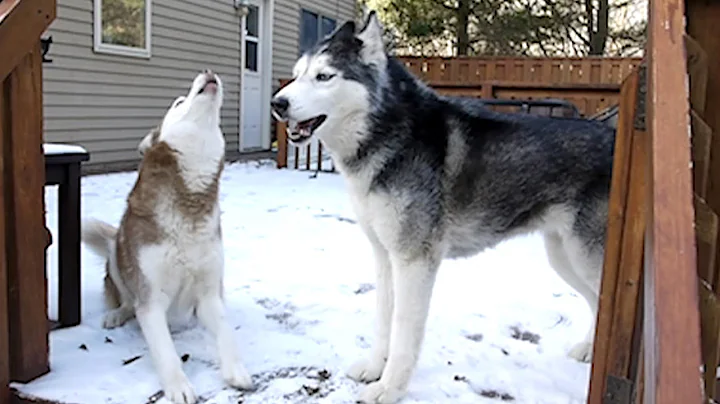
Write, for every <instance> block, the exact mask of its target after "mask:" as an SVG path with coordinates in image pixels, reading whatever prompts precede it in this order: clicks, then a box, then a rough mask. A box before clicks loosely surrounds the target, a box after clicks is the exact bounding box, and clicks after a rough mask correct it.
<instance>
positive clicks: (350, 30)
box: [332, 21, 355, 39]
mask: <svg viewBox="0 0 720 404" xmlns="http://www.w3.org/2000/svg"><path fill="white" fill-rule="evenodd" d="M332 36H333V37H334V38H337V39H350V38H353V37H355V22H354V21H348V22H346V23H345V24H343V25H341V26H340V28H338V29H336V30H335V33H334V34H332Z"/></svg>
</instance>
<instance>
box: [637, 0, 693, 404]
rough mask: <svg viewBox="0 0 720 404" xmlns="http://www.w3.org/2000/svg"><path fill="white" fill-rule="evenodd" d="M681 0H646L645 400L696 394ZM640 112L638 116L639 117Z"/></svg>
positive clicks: (659, 403) (661, 403)
mask: <svg viewBox="0 0 720 404" xmlns="http://www.w3.org/2000/svg"><path fill="white" fill-rule="evenodd" d="M684 10H685V4H684V1H683V0H651V1H650V3H649V10H648V11H649V24H648V27H649V28H648V40H649V41H648V47H647V49H648V51H649V55H648V61H649V63H648V80H647V83H648V88H647V91H648V93H647V98H646V106H647V121H646V122H647V125H648V130H649V132H650V136H649V142H648V146H649V148H650V161H649V164H648V175H649V178H648V181H649V184H650V187H649V188H650V192H649V197H650V201H651V203H650V206H649V208H650V210H649V212H648V213H649V221H648V226H647V230H646V238H645V240H646V241H645V293H644V303H645V318H644V323H645V324H644V330H643V335H644V344H645V358H644V359H645V362H644V363H645V395H644V399H645V403H649V404H678V403H701V402H703V395H702V390H701V389H702V387H701V384H700V381H701V377H702V374H701V372H700V368H699V367H700V363H702V362H701V357H700V320H699V313H698V287H697V270H696V250H695V232H694V227H693V221H694V208H693V189H692V176H691V168H690V156H691V154H690V132H689V131H690V120H689V106H688V100H687V97H688V86H687V67H686V63H685V41H683V35H684V34H685V14H684ZM643 118H644V117H643Z"/></svg>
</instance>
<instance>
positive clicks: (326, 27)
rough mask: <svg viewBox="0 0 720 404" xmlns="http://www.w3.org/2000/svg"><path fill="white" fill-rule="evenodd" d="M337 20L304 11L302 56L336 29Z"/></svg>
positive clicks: (301, 40)
mask: <svg viewBox="0 0 720 404" xmlns="http://www.w3.org/2000/svg"><path fill="white" fill-rule="evenodd" d="M335 24H336V23H335V20H334V19H332V18H330V17H325V16H323V15H319V14H317V13H313V12H312V11H308V10H302V11H301V14H300V54H301V55H302V54H303V53H305V51H307V50H308V49H310V48H312V47H313V46H315V44H317V43H318V42H319V41H320V40H321V39H322V38H323V37H324V36H325V35H328V34H329V33H331V32H333V30H334V29H335Z"/></svg>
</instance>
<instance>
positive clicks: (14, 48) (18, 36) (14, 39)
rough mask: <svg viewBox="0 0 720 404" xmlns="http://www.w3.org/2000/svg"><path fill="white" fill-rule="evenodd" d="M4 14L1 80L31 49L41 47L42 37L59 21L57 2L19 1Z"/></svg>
mask: <svg viewBox="0 0 720 404" xmlns="http://www.w3.org/2000/svg"><path fill="white" fill-rule="evenodd" d="M6 1H8V0H6ZM12 2H13V1H11V3H12ZM3 3H4V2H3ZM4 15H5V17H4V18H3V19H2V23H1V24H0V49H2V54H3V56H2V58H0V80H2V79H4V78H5V77H7V75H8V74H9V73H10V71H12V70H13V69H14V68H15V66H16V65H17V64H18V63H19V62H20V60H22V59H23V58H24V57H25V54H26V53H27V52H28V50H29V49H32V48H33V47H35V46H36V45H39V44H40V35H41V34H42V33H43V32H44V31H45V30H46V29H47V27H48V26H49V25H50V23H51V22H52V21H53V20H54V19H55V0H19V1H17V2H16V4H14V6H13V7H11V8H10V9H9V10H6V13H5V14H4Z"/></svg>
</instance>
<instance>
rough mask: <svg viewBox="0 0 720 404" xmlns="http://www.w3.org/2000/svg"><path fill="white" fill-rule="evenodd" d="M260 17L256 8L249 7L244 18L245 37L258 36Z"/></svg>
mask: <svg viewBox="0 0 720 404" xmlns="http://www.w3.org/2000/svg"><path fill="white" fill-rule="evenodd" d="M259 23H260V17H259V15H258V8H257V6H250V8H249V9H248V15H247V17H246V28H247V35H249V36H252V37H255V38H257V37H258V36H259V31H260V30H259V26H260V24H259Z"/></svg>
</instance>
